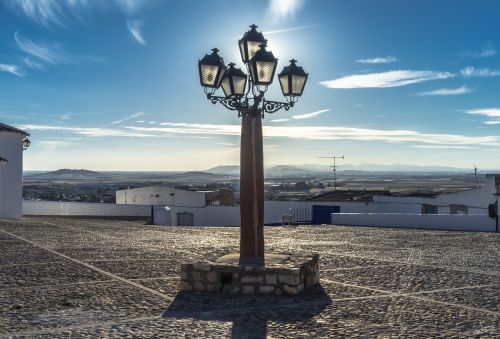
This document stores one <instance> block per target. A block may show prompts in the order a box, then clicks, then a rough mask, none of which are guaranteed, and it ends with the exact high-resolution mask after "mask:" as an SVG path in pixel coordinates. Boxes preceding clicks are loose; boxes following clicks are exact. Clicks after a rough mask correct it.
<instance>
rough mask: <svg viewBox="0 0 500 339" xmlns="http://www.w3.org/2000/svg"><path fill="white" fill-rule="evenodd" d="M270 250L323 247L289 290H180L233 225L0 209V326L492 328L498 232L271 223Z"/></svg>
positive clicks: (271, 332) (257, 330)
mask: <svg viewBox="0 0 500 339" xmlns="http://www.w3.org/2000/svg"><path fill="white" fill-rule="evenodd" d="M265 232H266V251H268V252H274V253H298V254H301V255H312V254H313V253H319V254H320V264H319V265H320V274H321V285H320V286H316V287H314V288H312V289H311V290H310V291H308V292H307V293H301V294H298V295H296V296H294V297H283V296H276V295H250V296H248V295H231V294H230V295H224V294H212V293H196V292H180V289H179V283H180V273H181V271H180V268H181V264H185V263H190V262H195V261H203V260H206V261H215V260H216V259H217V258H219V257H221V256H222V255H225V254H228V253H234V252H236V251H237V250H238V244H239V230H238V228H227V227H206V228H205V227H157V226H148V225H144V224H142V223H140V222H129V221H118V220H96V219H64V218H26V219H25V220H23V221H22V222H7V221H3V222H0V338H3V337H14V338H17V337H30V338H31V337H39V338H58V337H71V338H95V337H129V338H136V337H146V338H150V337H162V338H163V337H167V338H169V337H171V338H178V337H189V338H224V337H233V338H265V337H272V338H297V337H298V338H301V337H302V338H311V337H313V338H316V337H317V338H331V337H361V338H381V337H383V338H385V337H404V338H427V337H443V338H444V337H446V338H449V337H463V338H471V337H481V338H495V337H496V338H498V337H500V234H494V233H473V232H441V231H428V230H427V231H424V230H402V229H380V228H359V227H339V226H299V227H288V228H282V227H268V228H266V229H265Z"/></svg>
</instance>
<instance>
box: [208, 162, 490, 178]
mask: <svg viewBox="0 0 500 339" xmlns="http://www.w3.org/2000/svg"><path fill="white" fill-rule="evenodd" d="M337 165H338V167H337V171H338V173H344V174H351V175H356V174H359V175H363V174H369V173H370V172H390V173H394V172H398V173H407V174H425V173H449V174H453V173H456V174H466V173H474V170H473V169H472V168H470V169H468V168H458V167H448V166H425V165H408V164H392V165H382V164H362V165H352V164H343V163H342V162H340V161H339V162H337ZM206 172H209V173H216V174H227V175H239V173H240V168H239V166H217V167H213V168H210V169H208V170H206ZM327 172H332V168H331V167H330V164H300V165H277V166H272V167H268V168H266V169H265V173H266V176H304V175H306V176H307V175H318V174H325V173H327ZM482 172H483V173H489V172H491V173H493V172H498V171H494V170H486V169H484V170H482Z"/></svg>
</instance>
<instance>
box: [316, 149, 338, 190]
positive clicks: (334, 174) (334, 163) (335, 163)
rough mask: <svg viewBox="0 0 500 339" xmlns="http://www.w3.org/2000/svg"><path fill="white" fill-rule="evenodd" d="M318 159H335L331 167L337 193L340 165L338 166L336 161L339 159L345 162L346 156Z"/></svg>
mask: <svg viewBox="0 0 500 339" xmlns="http://www.w3.org/2000/svg"><path fill="white" fill-rule="evenodd" d="M318 158H322V159H333V166H331V165H330V167H332V168H333V185H334V186H333V187H334V190H335V191H337V167H338V165H337V162H336V160H337V159H342V160H344V156H341V157H339V156H336V155H334V156H333V157H318Z"/></svg>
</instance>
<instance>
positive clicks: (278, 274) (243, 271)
mask: <svg viewBox="0 0 500 339" xmlns="http://www.w3.org/2000/svg"><path fill="white" fill-rule="evenodd" d="M318 261H319V255H317V254H316V255H314V256H313V257H312V258H304V257H291V258H290V259H289V260H287V262H285V263H279V264H270V265H268V266H266V267H265V268H263V267H255V266H239V265H237V264H223V263H213V262H196V263H192V264H183V265H182V267H181V284H180V289H181V291H197V292H212V293H242V294H275V295H296V294H298V293H301V292H302V291H304V290H305V289H307V288H309V287H312V286H315V285H317V284H319V263H318Z"/></svg>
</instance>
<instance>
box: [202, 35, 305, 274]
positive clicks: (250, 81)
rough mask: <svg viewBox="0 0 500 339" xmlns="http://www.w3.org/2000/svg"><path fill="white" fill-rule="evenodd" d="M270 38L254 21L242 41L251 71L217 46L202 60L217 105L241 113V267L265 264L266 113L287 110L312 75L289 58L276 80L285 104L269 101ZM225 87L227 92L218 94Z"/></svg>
mask: <svg viewBox="0 0 500 339" xmlns="http://www.w3.org/2000/svg"><path fill="white" fill-rule="evenodd" d="M266 42H267V40H266V39H265V38H264V36H263V34H262V33H261V32H258V31H257V26H255V25H251V26H250V30H249V31H247V32H246V33H245V34H244V36H243V38H241V39H240V40H239V41H238V46H239V50H240V54H241V59H242V61H243V63H244V64H245V66H246V68H247V72H248V74H246V73H245V72H243V71H242V70H241V69H239V68H235V67H234V66H235V65H234V64H233V63H230V64H229V65H228V66H226V65H225V64H224V60H223V59H222V57H220V56H219V54H218V52H219V50H218V49H217V48H214V49H212V54H207V55H205V57H203V58H202V59H201V60H199V62H198V70H199V75H200V83H201V85H202V87H203V88H204V91H205V93H206V95H207V99H208V100H210V101H211V102H212V103H213V104H216V103H220V104H222V105H223V106H224V107H226V108H228V109H230V110H233V111H237V112H238V117H241V118H242V122H241V148H240V218H241V228H240V259H239V264H240V265H242V266H247V265H254V266H263V265H264V157H263V137H262V119H263V118H264V114H265V113H274V112H276V111H278V110H280V109H282V108H283V109H285V110H287V111H288V110H289V109H290V108H291V107H293V105H294V103H295V102H296V101H297V100H298V98H299V97H300V96H301V95H302V93H303V91H304V87H305V84H306V82H307V77H308V74H307V73H306V72H304V70H303V69H302V67H299V66H297V65H296V63H297V61H296V60H294V59H292V60H290V65H289V66H287V67H284V68H283V70H282V71H281V72H280V73H279V75H278V78H279V81H280V85H281V90H282V92H283V95H284V96H285V98H286V102H278V101H269V100H266V99H265V93H266V91H267V89H268V86H269V85H271V84H272V82H273V79H274V76H275V73H276V67H277V65H278V59H276V58H275V57H274V55H273V53H272V52H271V51H268V50H267V44H266ZM219 87H222V91H223V93H224V96H215V95H214V94H215V91H216V90H217V89H218V88H219Z"/></svg>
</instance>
